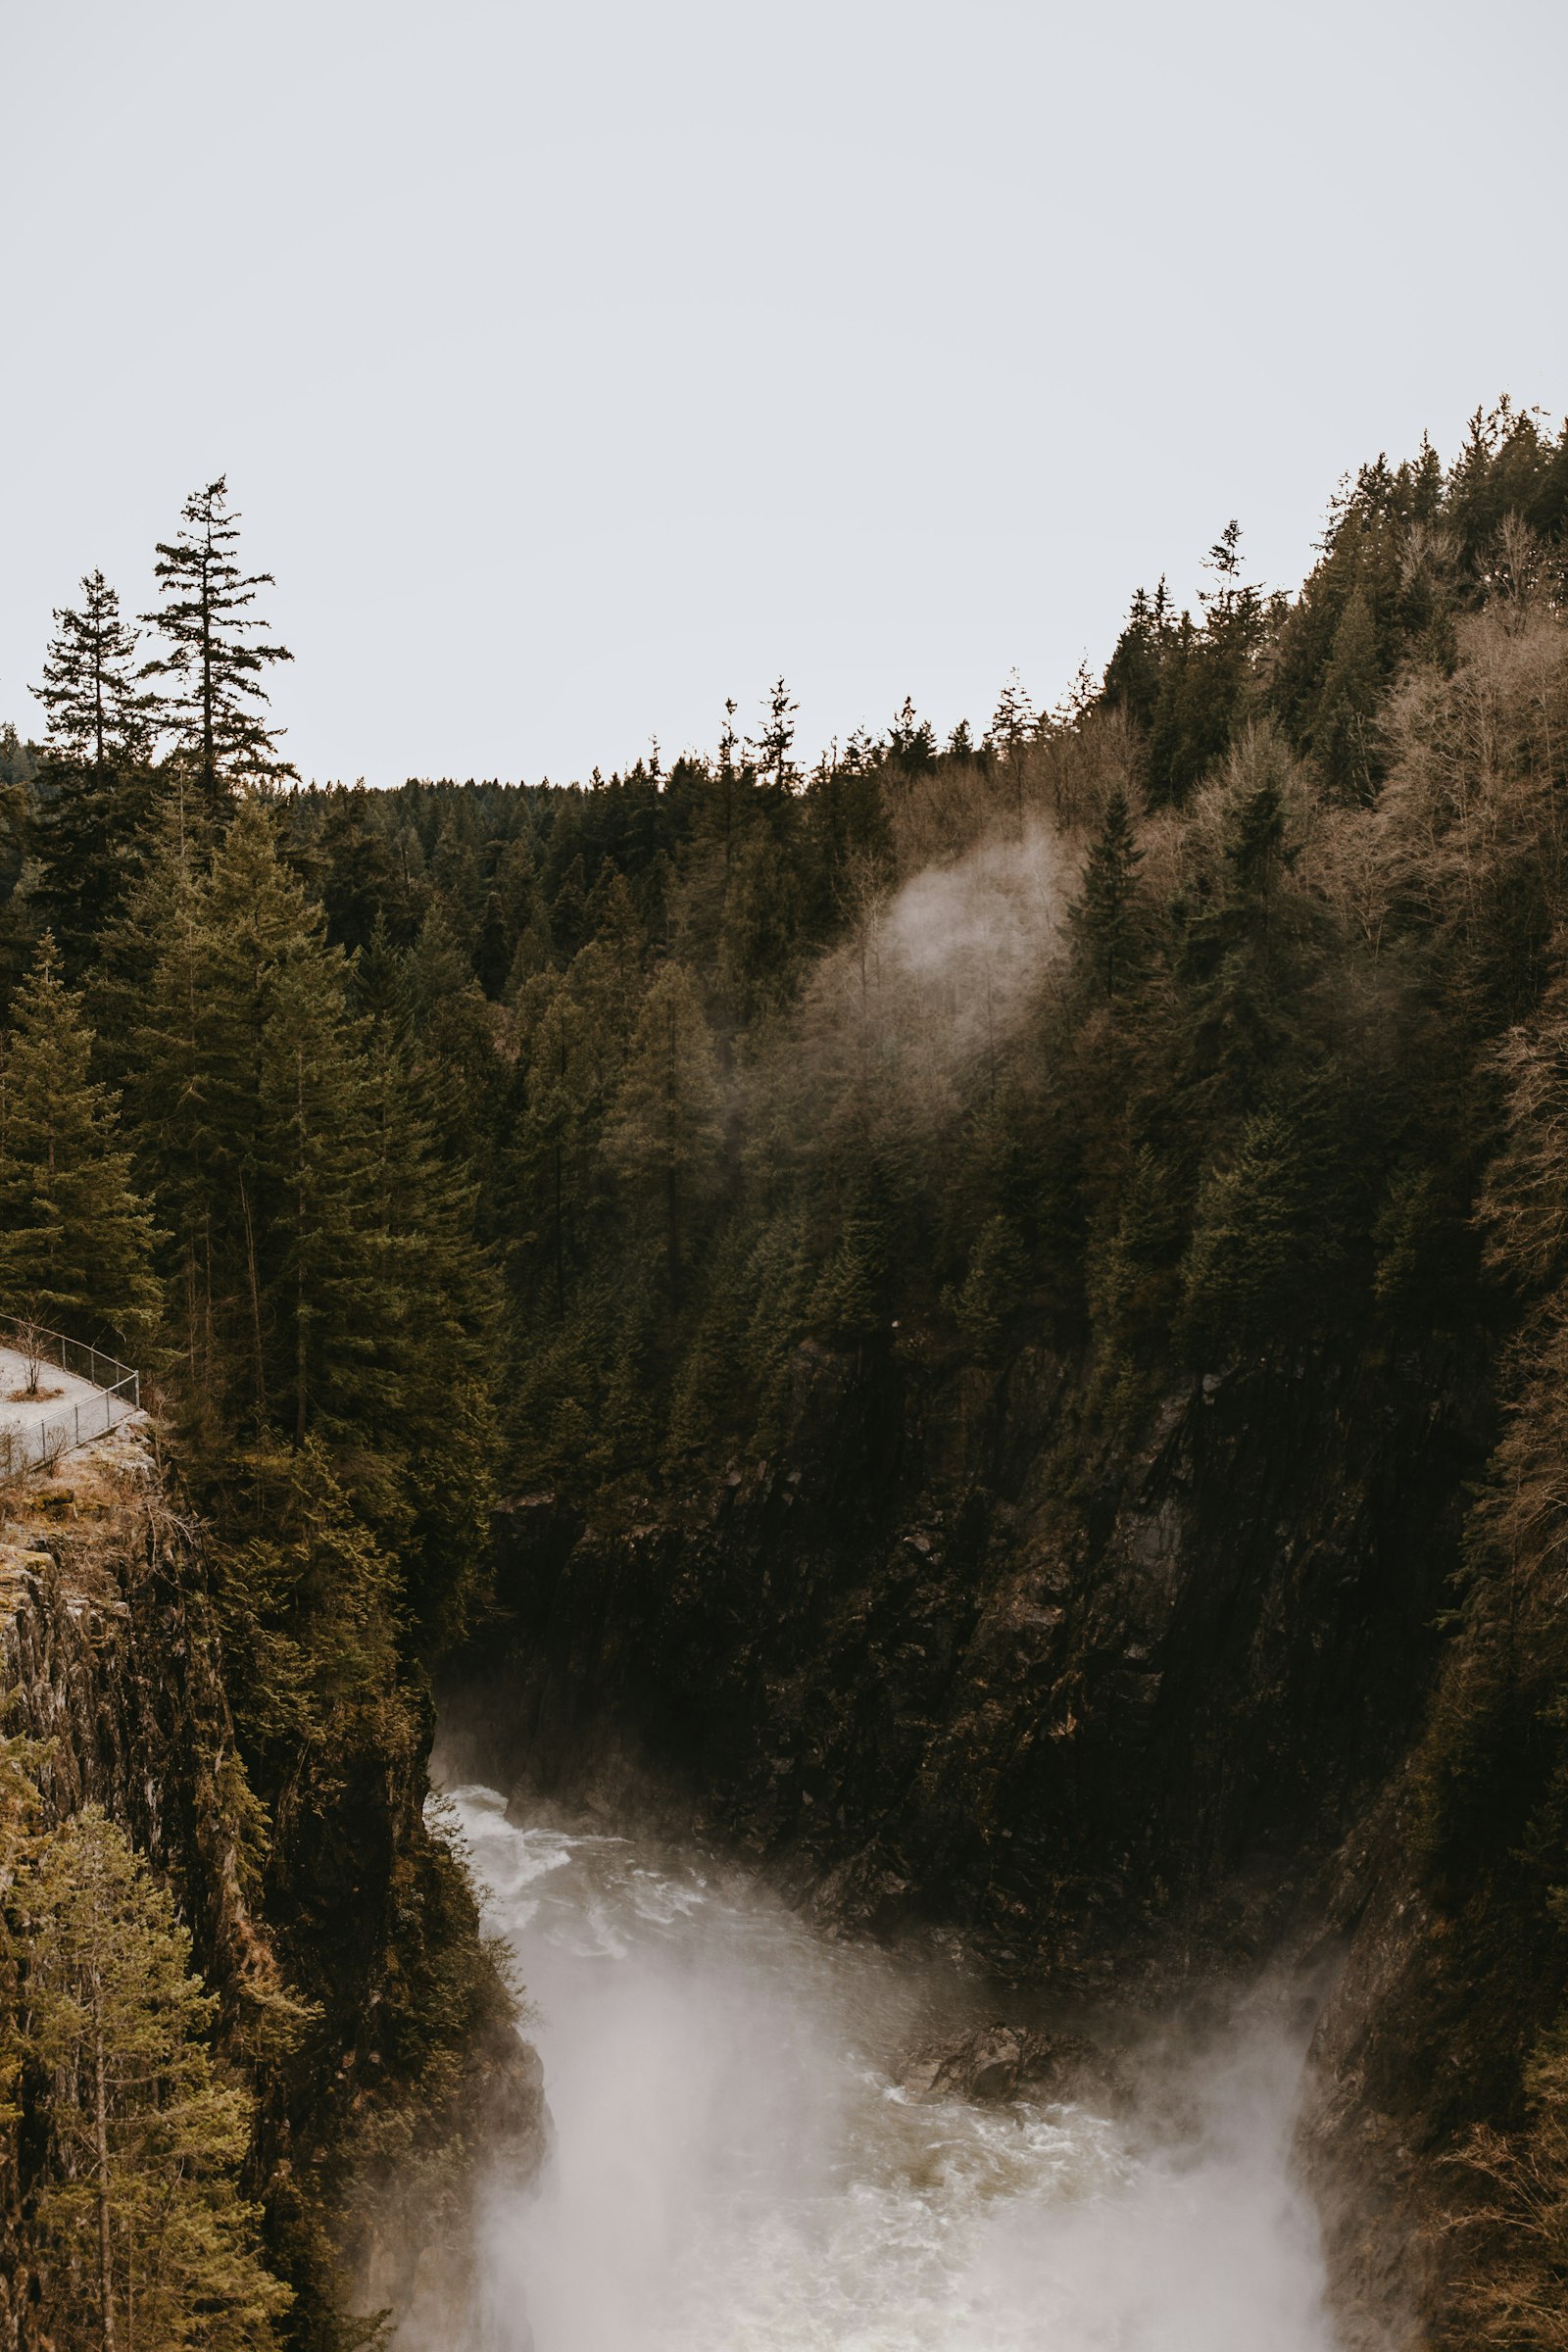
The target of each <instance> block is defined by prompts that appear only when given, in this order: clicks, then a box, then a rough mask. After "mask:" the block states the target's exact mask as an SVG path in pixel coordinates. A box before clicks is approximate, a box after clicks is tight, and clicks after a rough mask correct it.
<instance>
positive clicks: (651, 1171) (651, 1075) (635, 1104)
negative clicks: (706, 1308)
mask: <svg viewBox="0 0 1568 2352" xmlns="http://www.w3.org/2000/svg"><path fill="white" fill-rule="evenodd" d="M723 1146H724V1128H723V1105H722V1097H721V1095H720V1092H719V1084H718V1069H717V1064H716V1062H715V1060H714V1055H713V1044H712V1038H711V1035H710V1032H709V1027H708V1023H707V1021H706V1019H705V1018H704V1016H703V1008H702V1005H701V1004H700V1003H699V1001H698V997H697V992H696V990H695V988H694V987H693V986H692V982H691V978H690V975H689V974H688V973H687V972H686V970H685V968H684V967H683V966H682V965H680V964H678V963H666V964H665V965H664V966H663V967H662V970H661V971H660V972H659V974H658V977H657V978H656V979H655V981H654V984H653V986H652V988H651V989H650V990H649V992H648V997H647V1001H646V1002H645V1004H644V1005H643V1010H642V1015H641V1017H640V1019H639V1020H638V1023H637V1030H636V1034H635V1036H634V1037H633V1039H632V1045H631V1053H630V1056H629V1058H628V1060H627V1063H626V1071H625V1075H624V1077H623V1078H622V1080H621V1082H620V1087H619V1090H618V1092H617V1095H616V1098H615V1103H614V1109H613V1114H612V1117H611V1121H610V1128H609V1133H608V1136H607V1147H608V1150H609V1152H610V1155H611V1158H612V1161H613V1164H614V1165H615V1166H616V1167H617V1168H618V1170H619V1172H620V1174H621V1175H622V1176H623V1177H624V1178H625V1179H626V1181H627V1183H628V1184H629V1185H630V1187H631V1188H632V1192H633V1195H634V1197H636V1198H639V1199H641V1200H642V1201H649V1202H652V1201H657V1203H658V1210H657V1212H656V1213H657V1214H658V1215H659V1217H660V1221H661V1222H662V1226H663V1237H664V1262H665V1268H666V1274H667V1280H668V1286H669V1295H670V1298H671V1299H672V1300H678V1299H679V1297H680V1295H681V1287H682V1277H683V1271H684V1253H685V1250H686V1247H687V1244H688V1241H689V1238H690V1234H689V1227H690V1223H691V1219H692V1216H693V1213H694V1210H695V1208H696V1206H697V1204H698V1203H699V1202H701V1201H705V1200H707V1199H709V1198H711V1195H712V1193H713V1191H714V1190H715V1188H716V1186H717V1184H718V1180H719V1176H720V1173H721V1169H722V1160H723Z"/></svg>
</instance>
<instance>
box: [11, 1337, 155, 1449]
mask: <svg viewBox="0 0 1568 2352" xmlns="http://www.w3.org/2000/svg"><path fill="white" fill-rule="evenodd" d="M0 1347H5V1348H10V1349H11V1351H12V1352H13V1353H14V1354H17V1355H21V1356H23V1357H24V1358H25V1359H27V1360H29V1361H36V1362H38V1363H39V1364H40V1365H48V1366H50V1367H51V1368H52V1367H53V1366H54V1365H55V1364H58V1365H59V1367H60V1369H61V1371H62V1372H65V1373H68V1374H70V1375H71V1376H72V1377H73V1378H74V1379H76V1380H86V1381H90V1382H91V1383H92V1385H93V1387H94V1388H95V1389H96V1390H97V1391H98V1394H97V1396H96V1397H79V1398H77V1400H76V1401H75V1402H74V1403H72V1404H66V1403H62V1404H61V1405H60V1407H59V1409H58V1411H56V1412H43V1413H41V1414H39V1415H38V1417H37V1418H36V1419H29V1420H26V1421H23V1422H20V1423H15V1424H11V1425H9V1426H8V1425H7V1423H6V1418H5V1415H6V1403H5V1401H0V1478H4V1477H15V1476H16V1475H17V1473H18V1472H19V1471H23V1470H28V1469H31V1468H33V1467H34V1466H35V1465H36V1464H38V1463H47V1462H57V1461H58V1460H59V1459H60V1457H61V1455H62V1454H63V1453H72V1452H73V1451H74V1450H75V1448H76V1447H77V1446H86V1445H88V1444H90V1442H91V1441H92V1440H93V1439H94V1438H101V1437H103V1436H105V1435H106V1434H107V1432H108V1431H110V1430H111V1429H113V1428H114V1426H115V1423H116V1422H117V1421H123V1420H124V1419H125V1417H126V1415H127V1414H128V1413H134V1412H138V1411H139V1410H140V1408H141V1374H140V1373H139V1372H135V1371H133V1370H132V1369H131V1367H130V1365H129V1364H123V1363H122V1362H121V1361H120V1359H119V1357H118V1356H113V1355H105V1354H104V1353H103V1351H102V1349H100V1348H88V1347H84V1346H83V1344H82V1343H81V1341H80V1340H71V1339H68V1338H67V1337H66V1335H65V1333H64V1332H63V1331H44V1330H43V1329H41V1328H40V1326H39V1325H38V1324H36V1323H28V1322H26V1321H25V1318H23V1317H21V1316H18V1315H0ZM19 1401H20V1402H21V1403H22V1405H23V1407H24V1410H26V1409H28V1408H27V1400H26V1399H25V1398H23V1399H19ZM44 1401H45V1402H52V1401H53V1400H52V1399H45V1400H44Z"/></svg>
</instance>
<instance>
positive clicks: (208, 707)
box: [142, 474, 296, 804]
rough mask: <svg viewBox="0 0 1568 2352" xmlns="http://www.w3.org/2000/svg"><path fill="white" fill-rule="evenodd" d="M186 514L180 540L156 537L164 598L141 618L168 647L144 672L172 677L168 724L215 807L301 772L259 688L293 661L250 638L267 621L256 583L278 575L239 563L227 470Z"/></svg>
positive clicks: (282, 650)
mask: <svg viewBox="0 0 1568 2352" xmlns="http://www.w3.org/2000/svg"><path fill="white" fill-rule="evenodd" d="M181 518H182V520H183V523H184V526H185V527H184V528H183V529H182V530H181V531H180V533H179V535H178V537H177V538H175V539H172V540H162V539H161V540H160V541H159V543H158V562H157V564H156V565H155V566H154V570H155V572H156V575H157V578H158V581H159V583H160V587H161V590H162V593H163V595H164V597H165V600H166V601H165V603H164V605H163V607H162V608H161V610H160V611H159V612H157V613H144V614H143V615H142V617H143V619H145V620H147V621H148V622H150V623H151V624H152V626H153V627H155V628H156V629H158V630H159V632H160V633H161V634H162V636H163V637H164V638H165V639H166V640H167V642H168V645H169V651H168V653H167V654H165V655H163V656H162V657H161V659H160V660H158V661H156V662H148V663H147V665H146V667H145V668H144V670H143V672H142V675H143V676H144V677H149V678H167V679H169V680H170V681H171V682H172V691H171V693H170V696H169V699H168V702H167V704H166V707H165V718H166V724H167V725H168V726H169V727H170V728H171V730H172V733H173V737H174V743H175V748H176V751H177V752H178V754H179V755H180V756H181V757H182V758H183V759H185V760H188V761H189V763H190V765H191V768H192V769H193V771H194V773H195V774H196V776H197V778H198V779H199V781H200V783H201V786H202V789H203V791H204V792H205V793H206V795H207V797H208V799H209V801H210V802H212V803H214V804H217V803H220V802H221V801H222V800H224V799H225V798H226V797H227V796H228V795H229V794H230V793H231V792H232V791H233V790H234V788H235V787H236V785H239V784H241V783H260V782H263V781H266V780H273V781H275V780H277V779H279V778H281V777H285V776H292V775H294V774H295V772H296V771H295V769H294V768H293V767H291V766H290V764H289V763H288V761H287V760H280V759H279V758H278V757H277V755H276V752H275V750H274V746H275V745H276V743H277V740H278V736H279V734H280V732H281V730H280V729H279V728H277V727H270V726H268V725H267V724H266V722H265V719H264V716H263V710H264V709H265V706H266V704H267V701H268V695H267V689H266V687H265V686H264V685H263V684H262V678H263V676H264V675H265V673H266V670H267V668H268V665H269V664H270V663H271V662H291V661H292V660H293V659H294V657H293V655H292V654H291V653H289V651H288V649H287V648H286V647H285V646H281V645H269V644H258V643H255V642H253V640H254V638H255V635H256V633H257V632H258V631H259V630H263V629H265V628H267V627H268V626H269V624H268V622H266V621H265V620H263V619H262V618H261V617H260V616H259V615H258V614H255V613H252V612H251V609H250V608H251V607H252V606H253V605H254V604H255V602H256V591H257V590H258V588H270V586H271V585H272V584H273V583H272V575H271V573H270V571H257V572H245V571H242V570H241V569H240V566H239V564H238V563H237V562H236V560H235V554H234V550H235V547H236V545H237V543H238V539H239V516H238V515H234V514H232V513H231V512H230V511H229V505H228V485H227V482H226V480H225V478H224V477H223V475H221V474H220V475H219V478H218V480H217V481H216V482H209V483H208V485H207V487H206V488H205V489H204V490H197V491H193V492H192V494H191V496H190V497H189V498H188V499H187V500H186V501H185V504H184V507H183V509H182V511H181ZM258 706H261V707H262V708H258Z"/></svg>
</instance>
